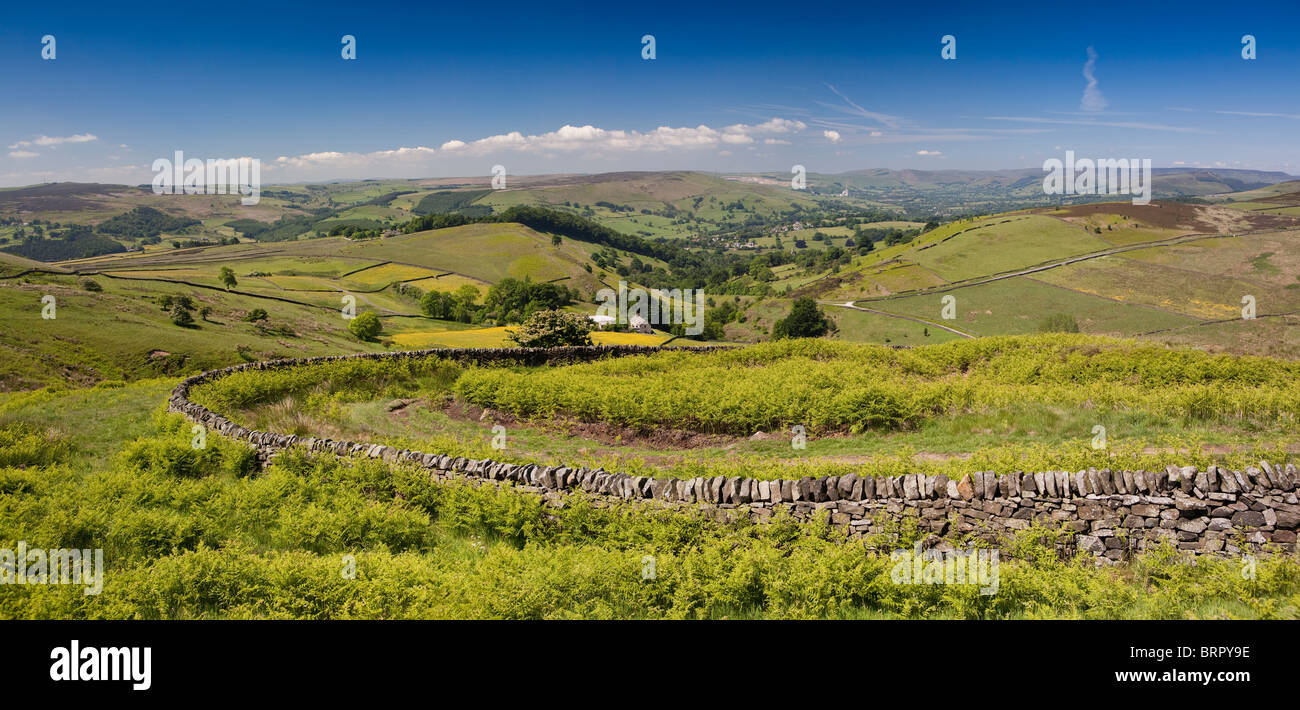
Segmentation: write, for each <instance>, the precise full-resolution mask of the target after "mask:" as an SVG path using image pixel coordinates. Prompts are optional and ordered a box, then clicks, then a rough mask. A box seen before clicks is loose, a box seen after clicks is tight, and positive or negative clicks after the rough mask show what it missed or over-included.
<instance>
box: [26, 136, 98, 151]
mask: <svg viewBox="0 0 1300 710" xmlns="http://www.w3.org/2000/svg"><path fill="white" fill-rule="evenodd" d="M97 140H99V136H96V135H94V134H91V133H78V134H76V135H71V136H36V137H35V138H33V139H31V140H29V141H18V142H17V143H14V144H13V145H11V146H9V147H10V148H27V147H31V146H39V147H51V146H57V145H62V144H64V143H89V142H91V141H97Z"/></svg>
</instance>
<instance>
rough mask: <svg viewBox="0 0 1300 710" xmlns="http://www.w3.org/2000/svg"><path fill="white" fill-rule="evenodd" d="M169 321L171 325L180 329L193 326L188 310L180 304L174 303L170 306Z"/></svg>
mask: <svg viewBox="0 0 1300 710" xmlns="http://www.w3.org/2000/svg"><path fill="white" fill-rule="evenodd" d="M171 319H172V322H173V323H175V324H176V325H179V326H180V327H182V328H188V327H189V326H192V325H194V316H192V315H190V309H188V308H186V307H185V304H183V303H180V302H176V303H175V304H174V305H173V306H172V312H171Z"/></svg>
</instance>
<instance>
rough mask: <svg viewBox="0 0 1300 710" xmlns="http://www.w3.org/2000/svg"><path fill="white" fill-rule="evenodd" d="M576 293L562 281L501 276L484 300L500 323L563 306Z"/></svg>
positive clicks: (570, 301) (520, 319) (518, 320)
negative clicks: (548, 282) (556, 282)
mask: <svg viewBox="0 0 1300 710" xmlns="http://www.w3.org/2000/svg"><path fill="white" fill-rule="evenodd" d="M576 298H577V294H575V293H573V292H572V291H570V290H569V288H568V287H567V286H564V285H561V284H547V283H533V282H532V281H529V280H528V279H524V280H523V281H520V280H518V279H510V278H506V279H502V280H500V281H498V282H497V283H495V284H493V285H492V288H490V289H488V292H487V296H486V297H485V298H484V299H483V304H484V307H485V308H486V309H487V313H488V316H489V317H491V318H493V319H494V320H496V322H498V323H520V322H522V321H523V320H524V319H525V318H527V317H528V316H530V315H532V314H534V313H537V312H538V311H546V310H554V309H557V308H563V307H565V306H567V305H570V304H571V303H573V302H574V301H575V300H576Z"/></svg>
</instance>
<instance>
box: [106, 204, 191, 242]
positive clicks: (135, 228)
mask: <svg viewBox="0 0 1300 710" xmlns="http://www.w3.org/2000/svg"><path fill="white" fill-rule="evenodd" d="M197 224H199V221H198V220H197V219H190V218H188V217H173V216H171V215H169V214H167V213H166V212H162V211H160V210H156V209H154V208H152V207H143V206H141V207H136V208H135V209H133V210H131V211H130V212H125V213H123V214H120V215H117V216H115V217H111V218H109V219H108V220H105V221H104V222H102V223H100V225H99V226H98V227H96V228H95V230H96V231H98V232H99V233H100V234H110V235H113V236H115V237H122V238H124V239H143V238H145V237H156V236H158V235H159V234H162V233H163V232H177V231H180V230H182V229H185V228H187V227H193V226H195V225H197Z"/></svg>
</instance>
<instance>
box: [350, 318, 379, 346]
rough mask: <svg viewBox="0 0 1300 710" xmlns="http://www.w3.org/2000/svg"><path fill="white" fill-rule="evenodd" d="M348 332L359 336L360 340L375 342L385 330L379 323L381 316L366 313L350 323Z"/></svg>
mask: <svg viewBox="0 0 1300 710" xmlns="http://www.w3.org/2000/svg"><path fill="white" fill-rule="evenodd" d="M348 330H349V331H351V332H352V334H353V335H355V336H357V339H358V340H374V339H375V337H376V336H378V335H379V332H380V331H381V330H383V325H382V324H381V323H380V322H379V316H377V315H375V314H374V313H373V312H371V311H366V312H365V313H362V314H361V315H359V316H357V317H356V318H353V319H352V322H350V323H348Z"/></svg>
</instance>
